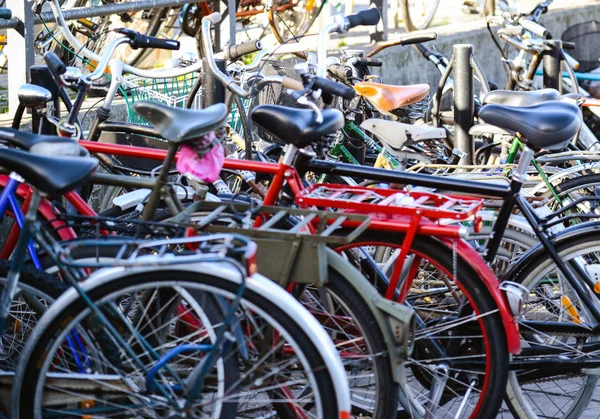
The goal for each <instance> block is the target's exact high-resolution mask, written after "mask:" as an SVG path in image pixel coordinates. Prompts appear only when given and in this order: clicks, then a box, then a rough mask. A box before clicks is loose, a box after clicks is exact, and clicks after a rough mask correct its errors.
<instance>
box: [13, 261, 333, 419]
mask: <svg viewBox="0 0 600 419" xmlns="http://www.w3.org/2000/svg"><path fill="white" fill-rule="evenodd" d="M90 281H92V280H90ZM265 281H266V280H265ZM269 284H270V283H269ZM81 286H82V287H83V288H84V289H86V292H87V295H88V297H89V298H90V299H91V301H92V302H93V304H94V306H95V307H97V308H98V309H100V311H101V312H102V313H106V315H107V317H108V318H109V319H110V322H111V323H113V326H114V327H115V328H116V329H117V331H118V332H119V334H120V336H121V337H122V338H123V339H124V340H125V341H126V344H127V346H123V344H122V343H119V342H118V339H117V338H116V337H115V335H114V334H113V332H111V331H110V330H109V329H108V328H107V327H106V324H105V323H103V322H102V321H100V320H99V318H98V316H97V315H96V314H95V313H94V312H93V311H92V310H91V309H90V307H89V306H88V305H87V304H86V303H84V302H83V300H82V299H81V298H78V296H77V295H76V294H75V293H74V292H70V293H66V294H64V295H63V296H62V297H61V299H59V300H58V301H57V303H56V305H55V306H53V308H52V309H51V310H52V311H51V312H48V315H46V316H45V317H44V319H43V320H42V322H40V326H39V327H38V328H37V329H36V331H37V333H34V334H33V335H32V336H31V338H30V340H29V342H28V345H27V347H26V349H25V352H24V353H23V356H22V358H21V361H20V365H19V370H20V371H21V374H20V375H19V377H18V378H17V379H16V380H15V381H16V382H15V385H14V386H13V395H14V397H13V411H12V413H13V414H15V415H17V414H18V415H19V417H29V418H37V417H41V416H46V415H52V414H59V415H61V416H71V415H73V416H86V417H106V416H107V415H110V416H114V417H116V416H118V417H156V416H161V417H162V416H166V417H174V416H175V415H177V414H179V415H180V417H181V416H190V417H211V418H221V417H231V416H230V415H224V412H225V411H226V408H227V406H228V405H229V406H231V405H235V407H236V409H237V415H239V416H242V417H244V416H245V415H253V416H255V415H258V416H267V417H268V416H272V415H273V412H274V411H276V412H277V413H278V414H279V415H280V416H281V414H282V412H285V411H291V412H295V413H297V414H298V415H301V416H303V417H322V418H331V417H337V416H338V414H339V412H338V404H337V403H336V400H337V399H336V391H335V386H334V382H333V378H332V375H331V374H330V370H329V369H328V367H327V365H328V364H326V362H325V361H324V359H323V358H322V356H321V355H320V354H321V353H322V352H320V349H319V347H318V346H317V345H323V342H313V341H312V340H311V339H310V338H309V336H310V334H309V333H307V332H305V330H303V328H302V327H301V326H300V324H301V323H299V322H298V321H297V320H296V319H295V318H294V317H292V316H293V315H297V312H296V314H293V313H291V314H290V313H287V312H286V310H284V309H282V306H280V305H279V306H278V305H276V304H274V302H276V301H278V300H277V299H276V298H271V299H270V298H269V295H265V294H268V293H266V291H265V288H264V283H263V284H262V287H261V286H259V285H253V280H252V279H251V278H248V280H247V281H246V289H245V291H244V293H243V297H242V299H241V301H240V304H239V305H238V306H237V308H235V310H236V313H235V319H236V321H237V322H238V328H239V330H240V331H241V333H234V336H235V339H236V342H235V345H234V346H230V347H229V349H227V348H224V349H223V350H221V351H219V352H218V355H217V356H218V360H217V362H216V364H215V366H214V367H213V368H212V369H211V370H210V371H209V374H208V375H206V376H205V379H204V382H203V384H204V385H203V387H202V388H201V389H200V390H201V391H200V393H199V394H198V396H196V397H193V396H192V395H191V394H192V393H191V391H192V389H193V387H192V386H191V384H193V383H195V382H197V381H191V382H188V381H189V380H188V378H189V377H190V374H191V373H192V372H193V371H196V370H195V367H197V366H198V365H201V364H202V362H203V361H205V360H206V359H207V354H208V353H210V351H213V350H214V348H213V347H212V344H214V342H215V339H216V336H218V335H219V333H220V332H219V329H220V328H221V327H223V326H222V323H221V322H219V323H214V322H212V321H211V320H210V318H209V317H208V316H207V314H206V305H205V304H202V303H200V302H199V301H202V300H200V299H198V298H197V296H198V295H203V294H205V295H211V296H214V297H215V298H216V299H217V300H218V301H219V302H220V305H221V307H222V308H223V310H224V311H227V310H231V309H233V308H232V307H231V305H230V302H231V301H233V300H234V299H235V298H236V294H237V293H238V291H239V287H240V284H239V282H238V281H235V280H227V279H225V278H223V277H216V276H211V275H207V274H203V273H198V272H189V271H168V270H165V271H153V272H151V273H149V272H144V273H141V274H140V273H138V274H135V273H133V274H130V275H127V276H113V277H112V278H110V279H106V278H105V279H104V280H101V281H97V280H96V281H94V282H93V283H92V282H87V283H86V282H84V283H82V285H81ZM273 287H275V285H273ZM259 291H260V293H259ZM292 303H293V301H292ZM306 315H308V314H306ZM99 333H104V334H105V335H109V336H111V337H112V339H113V342H114V344H113V345H107V344H106V343H104V344H102V342H100V344H99V341H98V340H97V337H98V334H99ZM71 336H77V339H78V340H77V342H75V348H76V351H77V353H78V354H79V355H80V356H79V358H80V359H82V360H83V361H82V362H84V366H85V368H84V371H82V372H79V370H78V369H77V365H75V363H74V360H73V358H72V357H71V356H70V352H69V351H68V350H66V349H67V348H70V347H71V348H72V347H73V342H71V341H70V337H71ZM115 351H116V353H117V354H119V358H118V359H115V357H114V353H115ZM106 352H112V353H113V355H112V356H110V357H107V356H105V355H106ZM230 360H234V361H235V362H234V363H235V365H236V366H238V367H239V371H236V374H231V371H232V370H231V369H228V368H227V364H228V362H229V361H230ZM153 369H154V370H155V371H157V373H155V374H154V375H153V376H152V375H151V374H150V371H151V370H153ZM22 389H23V390H24V389H27V391H21V390H22ZM186 403H188V405H187V406H186ZM182 409H183V410H182Z"/></svg>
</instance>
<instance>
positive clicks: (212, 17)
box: [202, 12, 222, 25]
mask: <svg viewBox="0 0 600 419" xmlns="http://www.w3.org/2000/svg"><path fill="white" fill-rule="evenodd" d="M204 19H208V20H210V21H211V22H212V24H213V25H216V24H217V23H219V22H220V21H221V19H222V17H221V13H219V12H214V13H211V14H210V15H208V16H204V18H202V20H204Z"/></svg>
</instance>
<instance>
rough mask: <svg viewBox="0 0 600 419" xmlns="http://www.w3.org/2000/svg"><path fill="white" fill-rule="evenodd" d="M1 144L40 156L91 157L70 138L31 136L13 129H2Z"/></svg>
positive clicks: (0, 130)
mask: <svg viewBox="0 0 600 419" xmlns="http://www.w3.org/2000/svg"><path fill="white" fill-rule="evenodd" d="M0 143H5V144H9V145H11V146H13V147H16V148H20V149H23V150H29V151H31V152H32V153H33V154H38V155H40V156H81V157H87V156H89V153H88V151H87V150H86V149H85V148H83V147H81V146H80V145H79V144H78V143H77V141H75V140H72V139H70V138H65V137H59V136H55V135H40V134H31V133H29V132H23V131H19V130H16V129H13V128H0Z"/></svg>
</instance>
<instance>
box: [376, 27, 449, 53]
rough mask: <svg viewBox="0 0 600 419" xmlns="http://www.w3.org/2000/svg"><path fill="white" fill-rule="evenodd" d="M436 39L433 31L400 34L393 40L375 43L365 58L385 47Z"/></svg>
mask: <svg viewBox="0 0 600 419" xmlns="http://www.w3.org/2000/svg"><path fill="white" fill-rule="evenodd" d="M436 39H437V33H435V32H426V33H421V34H418V33H408V34H404V35H400V38H398V39H396V40H395V41H387V42H380V43H378V44H377V45H375V48H373V50H372V51H370V52H369V53H368V54H367V58H371V57H373V56H375V55H376V54H379V53H380V52H381V51H383V50H384V49H387V48H390V47H395V46H397V45H413V44H420V43H422V42H430V41H435V40H436Z"/></svg>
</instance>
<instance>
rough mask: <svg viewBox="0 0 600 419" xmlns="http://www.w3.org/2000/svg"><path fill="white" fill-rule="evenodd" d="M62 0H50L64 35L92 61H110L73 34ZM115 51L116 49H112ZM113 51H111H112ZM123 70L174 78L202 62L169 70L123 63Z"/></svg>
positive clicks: (148, 76) (156, 76)
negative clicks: (61, 5) (146, 68)
mask: <svg viewBox="0 0 600 419" xmlns="http://www.w3.org/2000/svg"><path fill="white" fill-rule="evenodd" d="M59 1H60V0H50V2H49V3H50V7H51V8H52V13H53V14H54V16H55V17H56V22H57V23H58V27H59V29H60V31H61V33H62V34H63V36H64V37H65V39H66V40H67V41H68V42H69V43H70V44H71V46H72V47H73V49H74V50H76V51H77V52H78V53H79V54H81V55H83V56H84V57H86V58H87V59H89V60H91V61H96V62H98V63H99V62H102V61H103V60H105V59H106V62H107V63H108V61H110V59H111V57H110V56H109V57H106V58H105V56H106V55H107V54H106V53H105V54H104V55H103V56H101V55H98V54H96V53H94V52H92V51H90V50H89V49H88V48H87V47H86V46H85V45H83V44H82V43H81V42H80V41H79V40H78V39H77V38H76V37H75V35H73V33H72V32H71V31H70V29H69V26H68V24H67V22H66V21H65V19H64V16H63V14H62V10H61V8H60V3H59ZM112 52H114V51H112ZM112 52H111V53H112ZM122 68H123V71H124V72H126V73H131V74H134V75H136V76H139V77H145V78H174V77H180V76H183V75H185V74H190V73H193V72H197V71H199V70H201V69H202V62H201V61H198V62H197V63H195V64H192V65H190V66H188V67H184V68H175V69H169V70H164V69H160V70H142V69H140V68H137V67H133V66H130V65H128V64H123V66H122Z"/></svg>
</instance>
